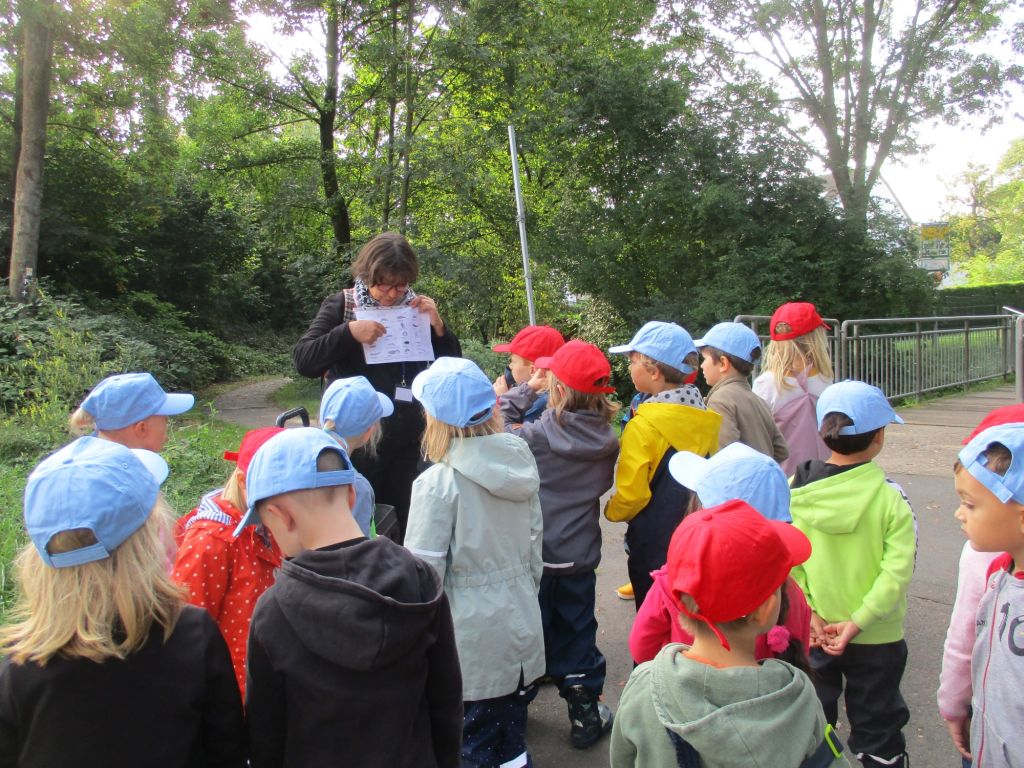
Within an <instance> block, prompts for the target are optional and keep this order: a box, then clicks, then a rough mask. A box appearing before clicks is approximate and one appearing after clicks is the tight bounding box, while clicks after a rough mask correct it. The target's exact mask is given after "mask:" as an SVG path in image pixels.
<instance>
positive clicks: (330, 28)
mask: <svg viewBox="0 0 1024 768" xmlns="http://www.w3.org/2000/svg"><path fill="white" fill-rule="evenodd" d="M340 23H341V22H340V19H339V18H338V3H337V2H336V0H331V2H329V3H327V40H326V43H325V46H324V52H325V54H326V57H325V58H326V60H327V82H326V84H325V86H324V104H323V108H322V109H321V110H320V114H319V121H318V122H319V127H320V176H321V179H322V180H323V187H324V199H325V200H326V202H327V212H328V215H329V216H330V218H331V231H332V232H333V234H334V252H335V255H337V256H338V257H339V258H342V257H343V256H344V254H345V253H346V252H347V250H348V249H347V246H348V245H349V244H350V243H351V242H352V225H351V222H350V221H349V215H348V203H347V202H346V201H345V198H344V197H342V195H341V191H340V188H339V186H338V161H337V158H336V157H335V154H334V121H335V120H336V119H337V117H338V58H339V56H340V53H339V40H338V35H339V25H340ZM344 266H345V267H346V268H347V267H348V266H349V265H348V264H347V263H346V264H345V265H344Z"/></svg>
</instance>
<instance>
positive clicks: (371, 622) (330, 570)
mask: <svg viewBox="0 0 1024 768" xmlns="http://www.w3.org/2000/svg"><path fill="white" fill-rule="evenodd" d="M354 480H355V472H354V470H353V469H352V464H351V462H350V461H349V458H348V456H347V454H346V453H345V451H344V449H342V447H341V446H340V445H338V443H337V441H336V440H335V439H334V438H332V437H331V436H330V435H328V434H327V433H326V432H324V431H323V430H320V429H314V428H311V427H301V428H297V429H286V430H284V431H283V432H281V433H280V434H277V435H275V436H274V437H272V438H270V440H268V441H267V442H266V443H264V444H263V446H262V447H260V449H259V450H258V451H256V455H255V456H253V459H252V462H251V463H250V464H249V470H248V472H247V473H246V488H247V499H248V503H249V508H248V512H247V513H246V517H245V518H244V519H243V520H242V522H241V523H240V524H239V530H241V529H242V528H243V527H244V526H246V525H250V524H253V523H255V522H256V521H260V522H262V523H263V525H265V526H266V527H267V528H268V529H269V530H270V532H271V534H272V535H273V537H274V540H275V541H276V542H277V543H278V546H280V548H281V552H282V554H283V555H284V556H285V560H284V562H283V563H282V564H281V569H280V571H278V574H277V580H276V582H275V583H274V585H273V586H272V587H270V589H268V590H267V591H266V592H264V593H263V595H262V597H260V599H259V601H258V602H257V604H256V610H255V611H254V612H253V617H252V625H251V626H250V629H249V650H248V678H247V682H246V714H247V720H248V724H249V741H250V745H251V750H252V766H253V768H264V766H266V767H267V768H269V767H270V766H275V768H280V766H282V765H329V764H333V763H337V762H339V761H342V762H348V763H351V764H353V765H387V766H396V767H398V766H410V767H411V766H421V765H429V766H452V767H453V768H454V766H457V765H458V761H459V736H460V732H461V725H462V699H461V687H462V686H461V680H460V677H459V659H458V655H457V653H456V650H455V641H454V633H453V629H452V621H451V613H450V612H449V609H448V601H447V599H446V597H445V594H444V590H443V589H442V588H441V583H440V581H439V580H438V578H437V576H436V575H435V574H434V572H433V571H432V570H431V569H430V568H429V567H428V566H427V565H425V564H424V563H421V562H420V561H419V560H418V559H417V558H415V557H413V556H412V555H410V554H409V552H408V551H406V550H405V549H403V548H402V547H400V546H399V545H397V544H395V543H394V542H392V541H391V540H390V539H387V538H385V537H379V538H376V539H367V538H366V537H365V536H364V535H363V532H362V531H361V530H360V529H359V526H358V525H357V524H356V522H355V520H354V519H353V517H352V513H351V511H350V510H351V508H352V503H353V501H354V497H355V491H354V490H353V482H354ZM395 734H402V738H395Z"/></svg>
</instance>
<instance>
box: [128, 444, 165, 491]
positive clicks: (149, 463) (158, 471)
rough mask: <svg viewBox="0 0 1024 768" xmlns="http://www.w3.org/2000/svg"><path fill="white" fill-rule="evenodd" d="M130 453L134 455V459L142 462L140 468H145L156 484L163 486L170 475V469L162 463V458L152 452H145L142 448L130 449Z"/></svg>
mask: <svg viewBox="0 0 1024 768" xmlns="http://www.w3.org/2000/svg"><path fill="white" fill-rule="evenodd" d="M132 453H134V454H135V458H137V459H138V460H139V461H141V462H142V466H144V467H145V468H146V470H147V471H148V472H149V474H151V475H152V476H153V479H154V480H156V484H157V485H163V484H164V480H166V479H167V475H168V474H170V469H169V468H168V467H167V462H166V461H164V458H163V456H161V455H160V454H159V453H154V452H153V451H147V450H145V449H144V448H132Z"/></svg>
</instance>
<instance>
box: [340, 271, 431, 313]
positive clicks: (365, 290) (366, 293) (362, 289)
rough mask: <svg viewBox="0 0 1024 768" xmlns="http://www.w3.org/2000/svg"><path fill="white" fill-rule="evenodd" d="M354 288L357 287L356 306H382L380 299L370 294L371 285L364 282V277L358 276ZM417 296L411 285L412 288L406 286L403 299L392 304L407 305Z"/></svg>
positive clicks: (366, 307) (394, 305) (364, 307)
mask: <svg viewBox="0 0 1024 768" xmlns="http://www.w3.org/2000/svg"><path fill="white" fill-rule="evenodd" d="M354 288H355V292H356V306H357V307H359V308H360V309H368V308H373V307H379V306H381V303H380V302H379V301H377V300H376V299H375V298H373V296H371V295H370V287H369V286H368V285H367V284H366V283H364V282H363V281H362V279H360V278H358V277H357V278H356V280H355V286H354ZM415 297H416V294H415V293H414V292H413V290H412V288H411V287H410V288H406V289H405V295H404V296H402V299H401V301H397V302H395V303H394V304H392V305H391V306H393V307H401V306H405V305H406V304H408V303H409V302H410V301H412V300H413V299H414V298H415Z"/></svg>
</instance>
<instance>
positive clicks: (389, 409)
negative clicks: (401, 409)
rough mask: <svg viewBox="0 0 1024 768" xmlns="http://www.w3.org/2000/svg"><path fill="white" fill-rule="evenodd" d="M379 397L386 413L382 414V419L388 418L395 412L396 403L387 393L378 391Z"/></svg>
mask: <svg viewBox="0 0 1024 768" xmlns="http://www.w3.org/2000/svg"><path fill="white" fill-rule="evenodd" d="M377 399H378V400H380V407H381V410H382V411H384V413H382V414H381V418H382V419H386V418H387V417H388V416H390V415H391V414H393V413H394V412H395V404H394V403H393V402H391V398H390V397H388V396H387V395H385V394H384V393H383V392H378V393H377Z"/></svg>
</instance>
